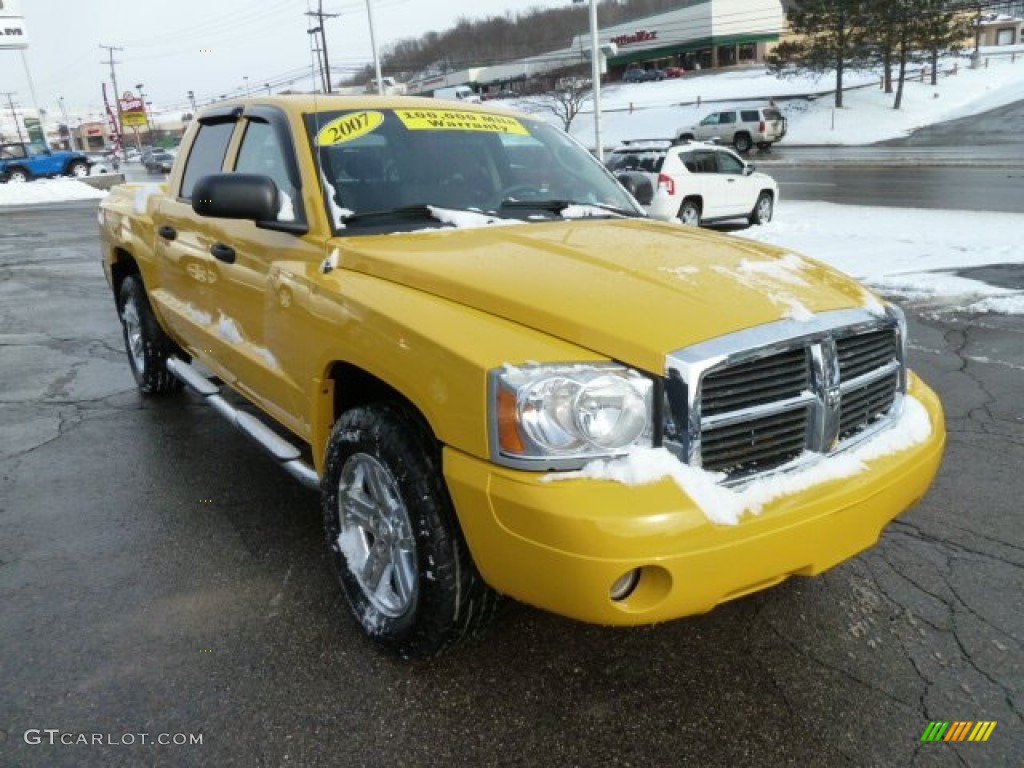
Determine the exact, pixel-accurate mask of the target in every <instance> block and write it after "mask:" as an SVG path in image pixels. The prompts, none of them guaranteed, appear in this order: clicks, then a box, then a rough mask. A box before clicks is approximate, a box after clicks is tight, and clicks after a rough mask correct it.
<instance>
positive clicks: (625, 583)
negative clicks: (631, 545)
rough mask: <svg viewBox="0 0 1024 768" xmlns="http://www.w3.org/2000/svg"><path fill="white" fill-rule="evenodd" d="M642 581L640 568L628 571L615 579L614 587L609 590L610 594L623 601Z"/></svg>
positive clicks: (618, 601) (616, 599) (616, 600)
mask: <svg viewBox="0 0 1024 768" xmlns="http://www.w3.org/2000/svg"><path fill="white" fill-rule="evenodd" d="M639 583H640V569H639V568H634V569H633V570H631V571H627V572H626V573H624V574H622V575H621V576H619V578H617V579H616V580H615V583H613V584H612V588H611V589H610V590H608V596H609V597H611V599H612V600H614V601H615V602H617V603H620V602H622V601H623V600H625V599H626V598H627V597H629V596H630V595H632V594H633V591H634V590H635V589H636V586H637V584H639Z"/></svg>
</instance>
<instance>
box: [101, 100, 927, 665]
mask: <svg viewBox="0 0 1024 768" xmlns="http://www.w3.org/2000/svg"><path fill="white" fill-rule="evenodd" d="M99 219H100V229H101V233H102V243H103V266H104V270H105V272H106V275H107V279H108V280H109V282H110V285H111V287H112V289H113V294H114V300H115V303H116V306H117V311H118V313H119V316H120V319H121V322H122V325H123V328H124V339H125V346H126V350H127V353H128V358H129V362H130V364H131V370H132V373H133V374H134V376H135V380H136V382H137V384H138V387H139V390H140V391H141V392H142V394H143V395H148V396H162V395H169V394H172V393H175V392H176V391H178V390H180V389H181V387H182V385H183V384H184V385H187V386H188V388H189V389H190V390H191V391H192V392H193V393H194V396H196V397H200V398H203V399H204V400H205V401H206V402H207V403H208V405H209V411H208V412H209V413H217V414H219V415H221V416H223V417H225V418H227V419H228V420H229V421H231V422H232V423H233V424H234V425H235V426H237V427H238V428H239V430H240V431H242V432H243V433H245V434H246V435H248V436H250V437H252V438H254V439H255V440H257V441H258V442H259V443H260V444H261V445H262V446H263V447H264V448H266V449H267V451H268V452H269V453H270V454H271V456H273V457H274V459H275V460H276V461H277V462H279V463H280V464H281V466H282V467H283V468H284V469H285V470H286V471H287V472H289V473H291V474H292V475H293V476H295V477H296V478H298V479H299V481H301V482H303V483H305V484H307V485H309V486H310V487H313V488H315V489H317V490H318V491H319V494H320V498H321V501H322V508H323V515H324V525H325V529H326V539H327V545H328V547H329V549H330V552H331V554H332V562H333V566H334V568H335V569H336V571H337V575H338V577H339V580H340V582H341V587H342V592H343V594H344V596H345V598H346V599H347V602H348V604H349V605H350V607H351V610H352V613H353V615H354V617H355V619H356V621H357V622H358V623H359V625H360V626H361V627H362V629H363V631H364V632H365V633H366V634H367V635H369V636H370V637H372V638H374V639H375V640H376V641H377V642H378V643H379V644H380V645H381V646H383V647H385V648H388V649H390V650H392V651H394V652H396V653H398V654H399V655H401V656H403V657H423V656H430V655H434V654H437V653H440V652H442V651H444V650H446V649H447V648H449V647H451V646H452V645H453V644H454V643H455V642H457V641H458V640H460V639H462V638H464V637H466V636H470V635H475V634H477V633H478V632H479V631H480V630H482V629H483V628H484V626H485V625H486V624H487V623H488V621H489V619H490V618H491V617H492V615H493V613H494V610H495V607H496V605H497V603H498V596H499V595H508V596H511V597H513V598H516V599H518V600H522V601H525V602H527V603H530V604H532V605H535V606H539V607H540V608H543V609H546V610H549V611H553V612H555V613H558V614H562V615H565V616H569V617H573V618H575V619H579V620H582V621H588V622H595V623H600V624H606V625H632V624H647V623H653V622H661V621H666V620H669V619H675V618H679V617H683V616H687V615H691V614H695V613H700V612H704V611H708V610H710V609H711V608H713V607H714V606H715V605H717V604H719V603H722V602H724V601H727V600H732V599H734V598H737V597H740V596H742V595H746V594H749V593H751V592H754V591H757V590H761V589H764V588H767V587H769V586H771V585H774V584H777V583H779V582H781V581H782V580H784V579H786V578H788V577H790V576H793V575H802V576H807V575H814V574H818V573H820V572H822V571H824V570H825V569H827V568H830V567H832V566H834V565H836V564H837V563H840V562H842V561H843V560H846V559H848V558H850V557H852V556H854V555H856V554H857V553H858V552H860V551H862V550H864V549H865V548H867V547H869V546H871V545H872V544H874V543H875V542H876V541H877V540H878V537H879V535H880V533H881V531H882V529H883V528H884V526H885V525H886V524H887V523H888V522H889V521H890V520H892V519H893V518H894V517H895V516H896V515H898V514H900V513H901V512H902V511H904V510H905V509H907V508H908V507H909V506H910V505H912V504H913V503H915V502H916V501H917V500H918V499H920V498H921V497H922V496H923V495H924V493H925V492H926V490H927V488H928V486H929V484H930V482H931V480H932V478H933V476H934V474H935V472H936V470H937V468H938V466H939V463H940V460H941V456H942V450H943V445H944V441H945V430H944V426H943V418H942V411H941V406H940V404H939V402H938V400H937V398H936V397H935V395H934V394H933V393H932V392H931V390H929V389H928V388H927V386H926V385H925V384H924V383H922V382H921V380H920V379H918V378H917V377H916V376H914V375H913V374H911V373H910V372H909V371H908V370H907V368H906V345H907V338H906V325H905V322H904V320H903V317H902V314H901V313H900V311H899V310H898V309H897V308H896V307H894V306H891V305H888V304H885V303H884V302H882V301H880V300H879V299H877V298H875V297H874V296H873V295H872V294H870V293H869V292H868V291H866V290H865V289H864V288H862V287H861V286H860V285H858V284H857V283H856V282H854V281H853V280H851V279H849V278H848V277H846V276H844V275H842V274H840V273H838V272H836V271H834V270H832V269H829V268H828V267H826V266H823V265H822V264H820V263H817V262H815V261H813V260H811V259H809V258H806V257H803V256H800V255H797V254H793V253H789V252H785V251H782V250H780V249H777V248H772V247H768V246H762V245H757V244H754V243H751V242H747V241H744V240H740V239H736V238H732V237H729V236H726V235H722V234H718V233H714V232H707V231H700V230H696V229H693V228H687V227H682V226H679V225H678V224H672V223H663V222H656V221H652V220H650V219H648V218H647V217H646V216H645V215H644V214H643V210H642V209H641V208H640V206H639V205H638V204H637V202H636V200H634V199H633V197H631V196H630V194H629V193H627V192H626V191H625V189H624V188H623V187H622V186H620V185H619V184H618V183H617V182H616V180H615V178H614V177H613V176H612V175H611V174H610V173H609V172H608V171H607V170H606V169H605V168H604V167H603V166H602V165H601V164H600V163H599V162H597V161H596V160H595V159H594V158H593V157H591V155H590V154H589V153H588V152H587V151H586V150H585V149H584V148H583V147H581V146H580V145H579V144H577V143H576V142H575V141H573V140H572V139H571V138H570V137H569V136H567V135H566V134H565V133H563V132H562V131H560V130H557V129H555V128H553V127H551V126H550V125H547V124H545V123H544V122H542V121H538V120H535V119H533V118H531V117H529V116H525V115H521V114H517V113H514V112H509V111H503V110H500V109H496V108H491V107H488V106H480V105H470V104H461V103H459V104H456V103H450V104H448V103H444V102H439V101H437V100H426V99H416V98H409V97H386V98H379V97H359V98H342V97H323V96H302V97H296V96H292V97H284V96H282V97H268V98H265V99H264V98H261V99H247V100H242V101H237V102H225V103H222V104H219V105H216V106H214V107H211V108H209V109H207V110H206V111H205V112H203V113H201V114H200V115H199V116H198V117H197V119H196V120H195V121H194V123H193V124H192V125H191V126H190V128H189V130H188V132H187V135H186V137H185V139H184V141H183V144H182V147H181V151H180V153H179V155H178V158H177V160H176V161H175V165H174V167H173V170H172V171H171V174H170V177H169V178H168V180H167V182H166V183H165V184H162V185H137V184H126V185H122V186H119V187H115V188H114V189H113V190H112V192H111V194H110V195H109V197H108V198H107V199H106V200H105V201H104V202H103V203H102V205H101V207H100V212H99ZM225 388H229V389H230V390H232V393H227V392H225ZM178 396H182V395H178ZM239 396H240V397H239ZM243 399H244V400H245V401H248V402H249V403H251V404H252V405H253V406H255V407H254V408H250V407H244V406H245V403H244V402H243ZM254 413H256V414H259V417H257V416H255V415H254Z"/></svg>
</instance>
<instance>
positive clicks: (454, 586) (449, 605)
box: [320, 403, 499, 659]
mask: <svg viewBox="0 0 1024 768" xmlns="http://www.w3.org/2000/svg"><path fill="white" fill-rule="evenodd" d="M381 495H383V496H384V497H385V498H384V499H381V498H379V496H381ZM320 496H321V505H322V509H323V515H324V531H325V534H326V537H327V546H328V549H329V551H330V555H331V560H332V562H333V565H334V569H335V573H336V575H337V576H338V580H339V581H340V582H341V587H342V592H343V593H344V595H345V598H346V600H347V602H348V605H349V608H350V609H351V611H352V615H353V617H354V618H355V620H356V622H357V623H358V624H359V626H360V628H361V629H362V631H363V633H364V634H365V635H367V636H368V637H369V638H370V639H372V640H373V641H374V642H376V643H377V644H378V645H379V646H381V647H383V648H385V649H386V650H388V651H391V652H393V653H396V654H397V655H399V656H400V657H402V658H406V659H413V658H424V657H431V656H437V655H439V654H441V653H443V652H444V651H446V650H447V649H449V648H450V647H452V646H453V645H455V644H456V643H458V642H460V641H462V640H463V639H465V638H467V637H475V636H478V635H480V634H481V633H482V632H483V630H484V629H485V628H486V627H487V625H488V624H489V623H490V621H491V619H492V618H493V616H494V613H495V611H496V608H497V604H498V600H499V596H498V594H497V593H496V592H494V591H493V590H492V589H491V588H490V587H488V586H487V585H486V584H485V583H484V581H483V579H482V578H481V576H480V574H479V572H478V571H477V569H476V565H475V564H474V563H473V559H472V556H471V555H470V552H469V549H468V547H467V546H466V541H465V538H464V537H463V535H462V530H461V528H460V527H459V523H458V519H457V517H456V514H455V509H454V507H453V505H452V502H451V499H450V497H449V495H448V490H447V488H446V487H445V484H444V479H443V476H442V473H441V450H440V445H439V444H438V443H437V441H436V439H435V438H434V437H433V435H431V434H430V433H429V431H428V429H427V427H426V426H425V424H424V423H423V422H422V420H421V419H420V418H419V417H418V416H417V415H416V414H414V413H411V412H410V411H409V410H408V409H407V408H405V407H402V406H400V405H398V404H392V403H375V404H371V405H363V406H359V407H356V408H352V409H351V410H349V411H347V412H345V413H344V414H343V415H342V416H341V418H339V419H338V421H337V423H336V424H335V425H334V429H333V430H332V432H331V437H330V441H329V443H328V447H327V458H326V460H325V467H324V473H323V479H322V481H321V492H320ZM380 501H383V502H385V503H383V504H375V503H374V502H380ZM343 504H344V505H345V508H344V509H343ZM370 521H372V522H370ZM370 529H372V531H371V530H370ZM378 532H381V533H378ZM378 536H379V540H378ZM374 545H378V546H379V548H380V551H381V552H384V551H386V552H387V553H388V554H387V557H385V558H383V560H384V561H385V562H387V563H388V566H386V567H384V568H378V569H377V574H378V575H375V576H374V575H371V577H370V578H375V579H376V581H373V582H370V583H366V582H367V573H368V572H372V571H374V568H373V563H371V562H370V561H371V557H372V554H370V555H368V554H367V553H368V552H369V553H372V552H373V551H374ZM379 557H380V556H379V555H378V558H379ZM361 558H365V559H362V560H361ZM374 562H378V560H377V559H374ZM350 563H351V565H350ZM360 565H362V567H360ZM388 567H390V569H391V570H390V571H389V570H388ZM400 569H401V570H402V572H403V573H404V574H405V586H402V585H401V583H400V582H401V576H400V575H399V570H400ZM357 571H358V572H359V573H358V574H357ZM379 574H385V575H383V576H382V575H379ZM409 576H412V577H413V578H412V579H409V578H408V577H409ZM389 590H390V592H389ZM403 592H404V593H405V594H400V593H403ZM382 596H386V597H387V598H388V601H387V602H384V601H383V597H382Z"/></svg>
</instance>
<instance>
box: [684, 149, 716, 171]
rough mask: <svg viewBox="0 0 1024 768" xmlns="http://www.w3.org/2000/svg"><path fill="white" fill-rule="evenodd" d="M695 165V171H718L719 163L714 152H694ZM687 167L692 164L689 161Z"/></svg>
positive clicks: (693, 168)
mask: <svg viewBox="0 0 1024 768" xmlns="http://www.w3.org/2000/svg"><path fill="white" fill-rule="evenodd" d="M692 162H693V166H692V169H691V170H693V172H694V173H717V172H718V164H717V163H716V162H715V153H714V152H694V153H693V161H692ZM686 167H687V168H690V167H691V166H690V164H689V163H687V166H686Z"/></svg>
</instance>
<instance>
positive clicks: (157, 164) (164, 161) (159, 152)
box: [142, 149, 174, 173]
mask: <svg viewBox="0 0 1024 768" xmlns="http://www.w3.org/2000/svg"><path fill="white" fill-rule="evenodd" d="M142 163H143V165H145V166H146V170H147V171H148V172H149V173H170V172H171V166H172V165H174V155H172V154H171V153H170V152H168V151H167V150H164V149H156V150H153V151H152V152H150V153H149V154H148V155H146V156H145V160H143V161H142Z"/></svg>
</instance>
